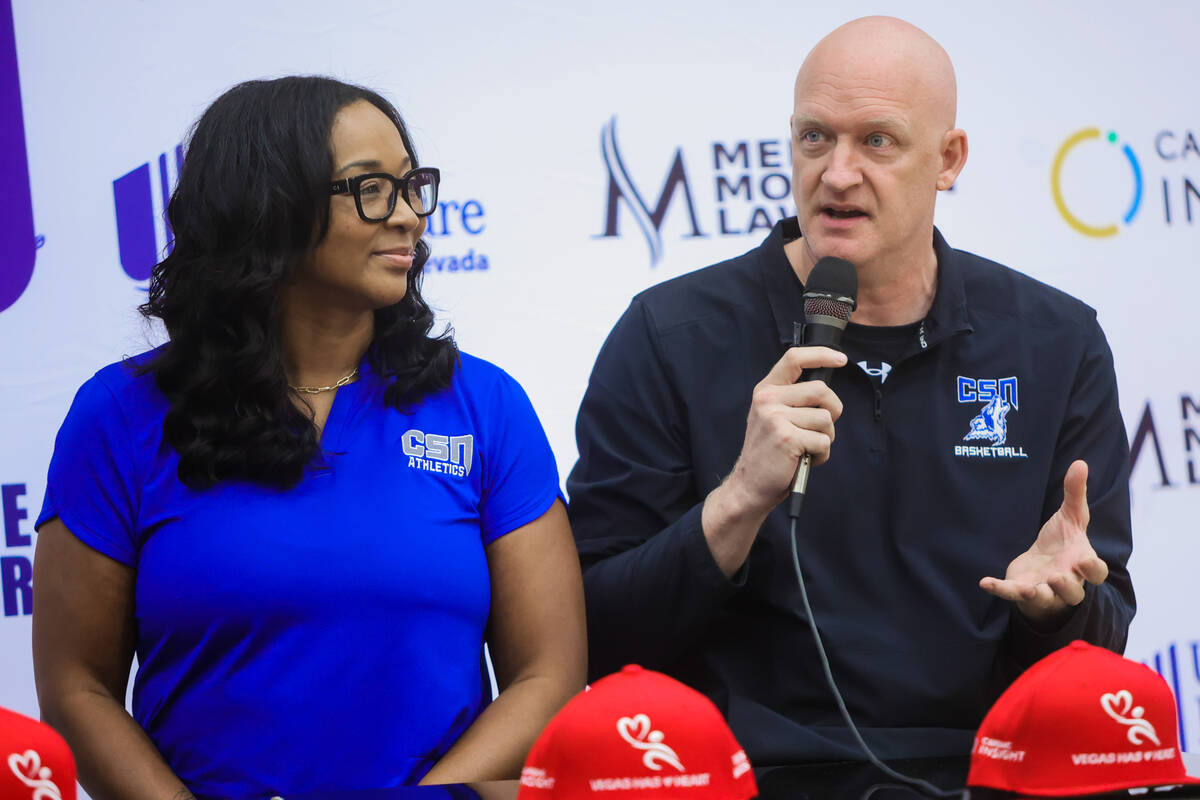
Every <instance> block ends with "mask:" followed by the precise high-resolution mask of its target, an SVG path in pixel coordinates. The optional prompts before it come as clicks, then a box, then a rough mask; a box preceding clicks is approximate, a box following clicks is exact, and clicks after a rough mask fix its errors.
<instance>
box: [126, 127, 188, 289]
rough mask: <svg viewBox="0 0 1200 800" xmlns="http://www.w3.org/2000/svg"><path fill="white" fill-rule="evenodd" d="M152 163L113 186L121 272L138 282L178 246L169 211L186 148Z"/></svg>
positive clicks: (132, 172)
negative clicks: (170, 222) (167, 213)
mask: <svg viewBox="0 0 1200 800" xmlns="http://www.w3.org/2000/svg"><path fill="white" fill-rule="evenodd" d="M153 163H154V166H153V168H152V167H151V162H149V161H147V162H146V163H145V164H142V165H141V166H140V167H135V168H134V169H131V170H130V171H129V172H126V173H125V174H124V175H122V176H121V177H119V178H117V179H116V180H115V181H113V184H112V186H113V207H114V209H115V211H116V217H117V249H118V251H119V254H120V258H121V269H123V270H125V274H126V275H128V276H129V277H131V278H133V279H134V280H135V281H145V280H148V279H149V278H150V273H151V271H153V269H154V265H155V264H157V263H158V262H159V261H160V260H161V259H160V254H163V255H165V254H169V253H170V252H171V250H172V249H174V247H175V236H174V234H173V233H172V232H171V226H170V225H169V224H168V223H167V216H166V209H167V203H168V202H169V200H170V199H171V192H172V190H173V189H174V186H175V183H176V182H177V181H178V180H179V169H180V168H181V167H182V166H183V145H181V144H177V145H175V149H174V151H173V156H172V157H168V154H167V153H160V154H159V156H158V158H157V159H156V160H155V162H153Z"/></svg>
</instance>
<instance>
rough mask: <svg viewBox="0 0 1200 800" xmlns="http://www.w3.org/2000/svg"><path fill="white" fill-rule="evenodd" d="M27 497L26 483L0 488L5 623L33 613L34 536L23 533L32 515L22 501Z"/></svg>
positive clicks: (0, 588) (0, 601)
mask: <svg viewBox="0 0 1200 800" xmlns="http://www.w3.org/2000/svg"><path fill="white" fill-rule="evenodd" d="M24 496H25V484H23V483H7V484H4V485H0V513H2V515H3V527H4V547H3V548H2V549H0V607H2V608H3V611H4V617H5V618H6V619H7V618H9V617H22V616H28V615H30V614H32V613H33V562H32V558H33V536H32V535H31V534H29V533H27V532H26V531H23V530H22V527H25V526H26V525H28V523H27V522H26V520H28V519H29V511H28V510H27V509H26V508H25V505H24V502H25V501H23V500H22V499H21V498H22V497H24Z"/></svg>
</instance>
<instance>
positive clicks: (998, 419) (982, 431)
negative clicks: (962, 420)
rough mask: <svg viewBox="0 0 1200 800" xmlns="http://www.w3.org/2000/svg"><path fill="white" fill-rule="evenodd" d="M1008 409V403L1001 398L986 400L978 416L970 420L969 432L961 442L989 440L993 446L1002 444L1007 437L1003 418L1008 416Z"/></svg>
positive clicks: (1006, 428) (1006, 426) (1006, 427)
mask: <svg viewBox="0 0 1200 800" xmlns="http://www.w3.org/2000/svg"><path fill="white" fill-rule="evenodd" d="M1010 408H1012V406H1010V405H1009V404H1008V401H1007V400H1005V399H1003V398H1001V397H993V398H992V399H991V400H988V403H987V405H986V406H984V407H983V411H980V412H979V416H977V417H975V418H974V419H972V420H971V430H970V431H969V432H968V433H967V435H966V436H964V437H963V441H964V442H969V441H971V440H972V439H991V440H992V444H993V445H1001V444H1004V440H1005V438H1007V437H1008V425H1007V424H1005V422H1004V417H1005V416H1007V415H1008V410H1009V409H1010Z"/></svg>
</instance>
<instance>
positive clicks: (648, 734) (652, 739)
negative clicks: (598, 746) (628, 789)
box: [617, 714, 684, 772]
mask: <svg viewBox="0 0 1200 800" xmlns="http://www.w3.org/2000/svg"><path fill="white" fill-rule="evenodd" d="M617 733H619V734H621V738H622V739H624V740H625V741H626V742H628V743H629V744H631V745H632V746H633V747H635V748H637V749H638V750H641V751H643V752H642V763H643V764H645V765H646V766H647V767H648V768H649V769H652V770H654V771H655V772H658V771H659V770H660V769H662V764H659V763H658V762H659V761H662V762H664V763H666V764H670V765H671V766H672V767H674V768H675V769H677V770H679V771H680V772H683V771H684V770H683V764H680V763H679V756H678V755H677V754H676V753H675V751H674V750H672V749H671V748H670V747H669V746H667V745H666V744H665V743H664V742H663V739H664V738H666V737H665V736H664V735H663V732H662V731H655V730H651V729H650V717H648V716H647V715H645V714H638V715H637V716H634V717H621V718H620V719H619V720H617Z"/></svg>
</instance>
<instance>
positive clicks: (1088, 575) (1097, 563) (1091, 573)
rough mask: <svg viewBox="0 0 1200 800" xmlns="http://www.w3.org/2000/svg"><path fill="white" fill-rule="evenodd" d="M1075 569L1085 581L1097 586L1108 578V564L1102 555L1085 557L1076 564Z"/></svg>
mask: <svg viewBox="0 0 1200 800" xmlns="http://www.w3.org/2000/svg"><path fill="white" fill-rule="evenodd" d="M1075 571H1076V572H1077V573H1079V575H1080V577H1082V578H1083V579H1084V580H1085V581H1087V582H1088V583H1092V584H1095V585H1096V586H1099V585H1100V584H1102V583H1104V582H1105V581H1106V580H1108V564H1106V563H1104V559H1103V558H1101V557H1100V556H1096V555H1093V556H1091V557H1090V558H1085V559H1084V560H1083V561H1081V562H1079V564H1077V565H1076V566H1075Z"/></svg>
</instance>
